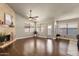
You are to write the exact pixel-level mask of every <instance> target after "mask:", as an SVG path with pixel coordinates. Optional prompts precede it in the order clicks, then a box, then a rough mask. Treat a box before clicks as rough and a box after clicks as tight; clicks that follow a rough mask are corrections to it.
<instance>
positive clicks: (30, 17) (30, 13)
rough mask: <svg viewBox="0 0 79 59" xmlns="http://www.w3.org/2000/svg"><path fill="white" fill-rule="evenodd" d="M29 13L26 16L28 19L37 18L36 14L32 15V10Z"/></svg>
mask: <svg viewBox="0 0 79 59" xmlns="http://www.w3.org/2000/svg"><path fill="white" fill-rule="evenodd" d="M29 15H30V16H29V17H28V19H29V20H32V21H34V20H36V18H38V16H32V10H30V12H29Z"/></svg>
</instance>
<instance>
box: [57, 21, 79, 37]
mask: <svg viewBox="0 0 79 59" xmlns="http://www.w3.org/2000/svg"><path fill="white" fill-rule="evenodd" d="M58 33H59V34H60V35H62V36H69V37H71V38H75V37H76V35H77V34H78V23H77V22H69V23H59V24H58Z"/></svg>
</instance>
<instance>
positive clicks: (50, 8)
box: [8, 3, 79, 20]
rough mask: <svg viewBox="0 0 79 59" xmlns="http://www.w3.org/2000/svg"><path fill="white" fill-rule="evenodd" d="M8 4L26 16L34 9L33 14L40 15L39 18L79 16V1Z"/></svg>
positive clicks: (62, 18)
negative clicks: (78, 2)
mask: <svg viewBox="0 0 79 59" xmlns="http://www.w3.org/2000/svg"><path fill="white" fill-rule="evenodd" d="M8 5H10V6H11V7H12V8H13V9H14V10H15V11H16V12H17V13H19V14H21V15H22V16H25V17H26V15H28V12H29V10H30V9H32V11H33V12H32V16H39V20H51V19H52V20H53V19H56V20H65V19H71V18H77V17H79V4H77V3H75V4H74V3H70V4H68V3H62V4H61V3H8Z"/></svg>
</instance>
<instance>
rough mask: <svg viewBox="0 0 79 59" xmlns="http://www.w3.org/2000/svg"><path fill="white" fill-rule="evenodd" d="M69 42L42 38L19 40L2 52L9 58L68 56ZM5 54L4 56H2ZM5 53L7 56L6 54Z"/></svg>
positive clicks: (0, 52)
mask: <svg viewBox="0 0 79 59" xmlns="http://www.w3.org/2000/svg"><path fill="white" fill-rule="evenodd" d="M68 45H69V40H62V39H60V40H53V39H47V38H40V37H36V38H34V37H32V38H28V39H19V40H17V41H16V42H15V43H14V44H13V46H10V47H8V48H6V49H5V50H4V51H2V50H1V51H0V55H7V56H66V55H68V54H67V51H68ZM2 53H3V54H2ZM4 53H5V54H4Z"/></svg>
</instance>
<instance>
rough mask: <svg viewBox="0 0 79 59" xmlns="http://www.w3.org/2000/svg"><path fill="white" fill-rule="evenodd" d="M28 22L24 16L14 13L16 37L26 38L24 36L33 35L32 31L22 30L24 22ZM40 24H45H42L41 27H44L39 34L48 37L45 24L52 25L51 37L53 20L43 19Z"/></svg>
mask: <svg viewBox="0 0 79 59" xmlns="http://www.w3.org/2000/svg"><path fill="white" fill-rule="evenodd" d="M25 21H26V22H27V23H28V22H29V21H28V20H27V19H25V18H24V17H22V16H21V15H19V14H16V21H15V22H16V38H17V39H18V38H26V37H31V36H33V33H32V32H25V31H24V22H25ZM41 23H42V24H45V26H43V28H44V29H45V30H44V31H43V32H39V36H41V37H48V36H47V34H48V31H47V27H48V26H47V25H52V31H51V33H52V35H51V37H53V34H54V20H53V21H52V20H51V21H50V20H45V21H42V22H41Z"/></svg>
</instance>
